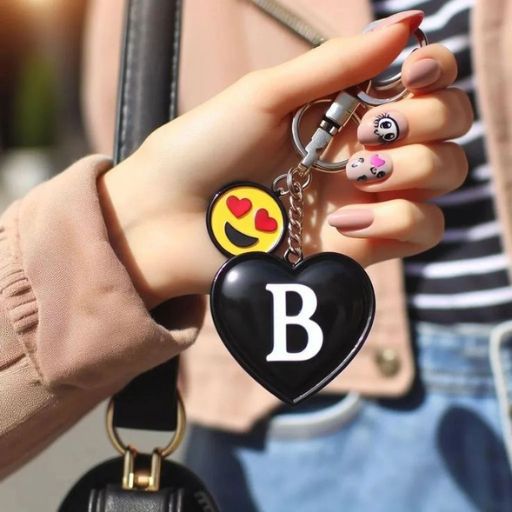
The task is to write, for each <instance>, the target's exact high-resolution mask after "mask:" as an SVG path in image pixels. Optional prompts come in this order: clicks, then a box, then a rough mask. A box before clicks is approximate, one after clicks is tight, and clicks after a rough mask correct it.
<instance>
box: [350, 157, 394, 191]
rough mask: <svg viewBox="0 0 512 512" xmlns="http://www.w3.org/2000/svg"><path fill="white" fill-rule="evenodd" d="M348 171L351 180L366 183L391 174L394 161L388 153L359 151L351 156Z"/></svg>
mask: <svg viewBox="0 0 512 512" xmlns="http://www.w3.org/2000/svg"><path fill="white" fill-rule="evenodd" d="M346 172H347V178H348V179H349V180H351V181H359V182H361V183H366V182H369V181H375V180H380V179H383V178H385V177H386V176H389V175H390V174H391V173H392V172H393V162H392V161H391V157H390V156H389V155H388V154H386V153H370V152H369V151H359V152H358V153H356V154H355V155H352V156H351V157H350V158H349V160H348V162H347V167H346Z"/></svg>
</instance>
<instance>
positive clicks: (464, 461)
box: [186, 324, 512, 512]
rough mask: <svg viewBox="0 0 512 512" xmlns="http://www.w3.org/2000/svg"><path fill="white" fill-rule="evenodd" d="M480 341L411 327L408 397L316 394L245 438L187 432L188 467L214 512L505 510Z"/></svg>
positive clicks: (508, 479)
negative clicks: (413, 370)
mask: <svg viewBox="0 0 512 512" xmlns="http://www.w3.org/2000/svg"><path fill="white" fill-rule="evenodd" d="M489 332H490V328H487V327H485V326H459V327H458V328H451V327H450V328H445V327H440V326H434V325H429V324H419V325H417V326H415V333H414V334H415V336H414V338H415V343H416V350H417V361H418V366H419V376H420V377H419V379H418V381H417V382H416V383H415V385H414V389H413V391H412V392H411V393H410V394H409V395H408V396H407V397H406V398H403V399H400V400H366V399H364V400H363V399H361V398H359V397H357V396H354V395H348V396H347V397H345V398H343V397H338V396H324V397H318V398H316V399H312V400H311V401H310V402H309V403H306V404H304V406H300V407H299V408H294V409H287V408H282V409H280V410H279V411H276V413H275V414H274V415H273V416H272V417H270V418H268V419H267V420H265V421H263V422H262V423H261V424H260V425H257V426H255V428H254V429H253V430H252V431H251V432H249V433H247V434H244V435H240V434H233V433H229V432H222V431H218V430H212V429H206V428H202V427H198V426H195V427H193V428H192V429H191V432H190V435H189V439H188V442H189V444H188V451H187V454H186V463H187V465H188V466H189V467H190V468H191V469H193V470H194V471H196V472H197V474H198V475H199V476H200V477H202V479H203V480H204V481H205V483H206V484H207V486H208V487H209V488H210V490H211V491H212V493H213V495H214V496H215V497H216V498H217V500H218V503H219V506H220V508H221V510H222V512H256V511H258V512H288V511H289V512H320V511H322V512H406V511H407V512H413V511H414V512H421V511H428V512H443V511H446V512H459V511H460V512H470V511H486V512H488V511H511V510H512V474H511V471H510V467H509V464H508V461H507V456H506V451H505V446H504V443H503V436H502V430H501V425H500V419H499V414H498V404H497V400H496V393H495V386H494V382H493V375H492V371H491V367H490V364H489ZM503 365H504V368H505V371H506V373H507V374H508V373H509V371H510V368H511V366H512V365H511V364H510V357H509V354H508V352H505V353H504V360H503ZM509 381H510V382H512V379H509Z"/></svg>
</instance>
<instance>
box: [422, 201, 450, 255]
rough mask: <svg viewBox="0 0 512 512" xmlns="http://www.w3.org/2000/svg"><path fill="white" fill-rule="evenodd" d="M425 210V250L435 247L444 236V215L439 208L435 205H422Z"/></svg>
mask: <svg viewBox="0 0 512 512" xmlns="http://www.w3.org/2000/svg"><path fill="white" fill-rule="evenodd" d="M422 208H423V209H424V219H425V223H426V226H425V229H424V235H425V236H424V238H423V240H424V243H425V250H426V249H431V248H432V247H435V246H436V245H437V244H438V243H439V242H441V240H442V239H443V235H444V225H445V221H444V214H443V211H442V210H441V208H439V206H436V205H433V204H424V205H422Z"/></svg>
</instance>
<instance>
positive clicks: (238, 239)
mask: <svg viewBox="0 0 512 512" xmlns="http://www.w3.org/2000/svg"><path fill="white" fill-rule="evenodd" d="M224 233H226V236H227V238H228V240H229V241H230V242H231V243H232V244H233V245H236V246H238V247H242V248H244V249H245V248H246V247H251V246H252V245H254V244H256V243H257V242H258V241H259V240H258V239H257V238H255V237H253V236H249V235H245V234H244V233H242V232H241V231H238V229H235V228H234V227H233V226H232V225H231V224H230V223H229V222H226V225H225V226H224Z"/></svg>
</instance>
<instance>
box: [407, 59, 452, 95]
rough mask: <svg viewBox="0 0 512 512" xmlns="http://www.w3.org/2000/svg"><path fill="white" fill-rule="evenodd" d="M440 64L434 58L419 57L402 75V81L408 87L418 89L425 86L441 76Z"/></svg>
mask: <svg viewBox="0 0 512 512" xmlns="http://www.w3.org/2000/svg"><path fill="white" fill-rule="evenodd" d="M441 72H442V71H441V66H440V65H439V63H438V62H437V61H436V60H434V59H421V60H418V61H416V62H415V63H414V64H413V65H412V66H411V67H410V68H409V69H408V70H407V73H405V76H404V75H402V82H403V84H404V86H405V87H407V88H408V89H419V88H421V87H427V86H429V85H431V84H433V83H434V82H436V81H437V80H439V78H440V77H441Z"/></svg>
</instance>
